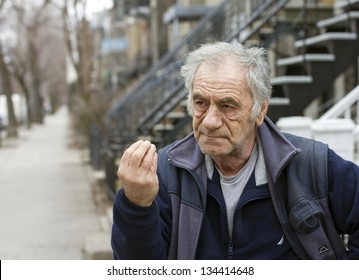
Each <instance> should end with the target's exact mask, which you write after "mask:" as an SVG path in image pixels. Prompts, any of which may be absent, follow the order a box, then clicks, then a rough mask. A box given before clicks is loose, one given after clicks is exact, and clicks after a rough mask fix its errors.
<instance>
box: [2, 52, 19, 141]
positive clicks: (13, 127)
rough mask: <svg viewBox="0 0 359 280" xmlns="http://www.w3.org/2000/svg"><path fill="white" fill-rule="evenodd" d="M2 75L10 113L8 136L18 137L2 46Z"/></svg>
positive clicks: (10, 86) (8, 75) (11, 91)
mask: <svg viewBox="0 0 359 280" xmlns="http://www.w3.org/2000/svg"><path fill="white" fill-rule="evenodd" d="M0 74H1V77H2V85H3V90H4V93H5V96H6V104H7V112H8V126H7V136H8V137H17V136H18V133H17V123H16V118H15V112H14V106H13V103H12V98H11V96H12V93H13V90H12V84H11V77H10V73H9V70H8V67H7V64H6V63H5V56H4V53H3V50H2V46H1V45H0Z"/></svg>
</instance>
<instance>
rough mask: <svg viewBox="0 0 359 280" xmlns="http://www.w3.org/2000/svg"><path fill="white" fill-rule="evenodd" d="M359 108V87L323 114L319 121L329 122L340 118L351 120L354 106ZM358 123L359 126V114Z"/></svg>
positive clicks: (358, 116)
mask: <svg viewBox="0 0 359 280" xmlns="http://www.w3.org/2000/svg"><path fill="white" fill-rule="evenodd" d="M355 104H357V105H358V106H359V85H358V86H356V87H355V88H354V89H353V90H352V91H351V92H350V93H348V94H347V95H345V96H344V97H343V98H342V99H341V100H340V101H339V102H338V103H336V104H335V105H334V106H333V107H332V108H331V109H329V110H328V111H327V112H326V113H325V114H323V115H322V116H321V117H320V118H319V119H318V120H327V119H333V118H339V117H343V116H344V117H346V118H349V117H350V116H351V114H350V110H351V108H352V106H353V105H355ZM356 123H357V124H359V114H358V113H357V120H356Z"/></svg>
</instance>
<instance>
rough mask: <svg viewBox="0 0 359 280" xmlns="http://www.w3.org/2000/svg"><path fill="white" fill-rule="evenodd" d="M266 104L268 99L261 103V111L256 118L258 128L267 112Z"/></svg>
mask: <svg viewBox="0 0 359 280" xmlns="http://www.w3.org/2000/svg"><path fill="white" fill-rule="evenodd" d="M268 104H269V100H268V99H267V100H265V101H264V102H262V106H261V110H260V112H259V114H258V115H257V117H256V125H257V126H260V125H261V124H262V123H263V120H264V117H265V116H266V114H267V111H268Z"/></svg>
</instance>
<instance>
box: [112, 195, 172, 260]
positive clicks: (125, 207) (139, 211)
mask: <svg viewBox="0 0 359 280" xmlns="http://www.w3.org/2000/svg"><path fill="white" fill-rule="evenodd" d="M168 203H169V199H168V197H167V193H165V191H164V190H163V189H161V188H160V191H159V194H158V195H157V197H156V199H155V201H154V202H153V204H152V205H151V206H150V207H139V206H137V205H134V204H132V203H131V202H130V201H129V200H128V199H127V198H126V196H125V194H124V191H123V190H119V191H118V192H117V194H116V196H115V200H114V205H113V226H112V236H111V245H112V250H113V254H114V259H127V260H135V259H137V260H138V259H141V260H144V259H154V260H156V259H157V260H158V259H167V255H168V244H169V239H170V230H171V229H170V219H169V217H170V215H169V213H168V212H167V209H169V208H170V207H169V205H168Z"/></svg>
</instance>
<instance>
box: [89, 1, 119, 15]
mask: <svg viewBox="0 0 359 280" xmlns="http://www.w3.org/2000/svg"><path fill="white" fill-rule="evenodd" d="M112 5H113V0H87V14H88V15H90V16H91V15H92V14H93V13H96V12H101V11H103V10H105V9H109V8H111V7H112Z"/></svg>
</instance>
